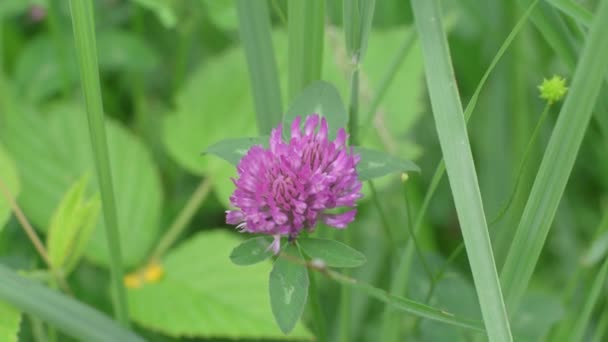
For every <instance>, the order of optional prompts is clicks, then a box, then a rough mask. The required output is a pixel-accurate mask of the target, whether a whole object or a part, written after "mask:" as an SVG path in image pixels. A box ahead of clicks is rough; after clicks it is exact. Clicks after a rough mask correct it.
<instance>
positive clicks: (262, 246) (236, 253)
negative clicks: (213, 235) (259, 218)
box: [230, 236, 273, 266]
mask: <svg viewBox="0 0 608 342" xmlns="http://www.w3.org/2000/svg"><path fill="white" fill-rule="evenodd" d="M271 243H272V238H271V237H268V236H260V237H256V238H253V239H249V240H246V241H244V242H243V243H241V244H240V245H238V246H236V248H235V249H233V250H232V253H231V254H230V260H232V262H233V263H234V264H236V265H240V266H246V265H253V264H257V263H258V262H261V261H264V260H266V259H268V258H269V257H271V256H272V254H273V253H272V250H271V249H270V248H268V246H270V244H271Z"/></svg>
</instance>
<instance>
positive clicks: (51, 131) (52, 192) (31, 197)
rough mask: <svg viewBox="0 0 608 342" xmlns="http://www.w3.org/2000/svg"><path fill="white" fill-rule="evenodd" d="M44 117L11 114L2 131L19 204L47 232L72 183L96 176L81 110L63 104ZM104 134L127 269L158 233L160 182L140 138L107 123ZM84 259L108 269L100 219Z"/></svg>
mask: <svg viewBox="0 0 608 342" xmlns="http://www.w3.org/2000/svg"><path fill="white" fill-rule="evenodd" d="M47 112H48V113H47V116H46V117H42V116H40V115H37V114H35V113H27V112H25V113H21V112H20V113H14V115H9V116H8V117H6V119H7V122H6V126H3V127H0V132H1V133H2V139H3V142H4V144H5V146H6V149H7V150H8V151H10V153H11V155H12V156H13V158H14V159H15V162H16V164H17V168H18V170H19V173H20V177H21V182H22V193H21V196H20V197H19V203H20V204H21V206H22V207H23V210H24V211H25V213H26V215H27V216H28V218H29V219H30V220H31V221H33V222H34V223H35V224H36V227H37V228H39V229H41V230H42V231H45V232H46V231H48V228H49V224H50V220H51V217H52V214H53V211H54V210H55V208H56V207H57V205H58V204H59V202H60V201H61V198H62V196H63V195H64V194H65V192H66V191H67V189H68V188H69V187H70V186H71V185H72V184H73V182H74V181H76V180H78V179H80V178H81V177H82V176H83V175H85V174H91V175H93V174H95V169H94V166H93V160H92V156H91V147H90V143H89V141H88V139H89V137H88V132H87V128H86V127H87V126H86V117H85V115H84V113H83V112H82V110H80V109H79V108H78V107H76V106H74V105H72V104H65V105H58V106H55V107H53V108H50V109H49V110H48V111H47ZM107 131H108V143H109V152H110V162H111V165H112V174H113V176H114V177H113V178H114V191H115V193H116V201H117V207H118V216H119V217H118V220H119V222H120V237H121V241H123V244H124V245H125V248H123V256H124V261H125V265H127V266H135V265H138V264H139V263H140V261H141V260H142V259H143V257H144V256H145V255H146V253H147V251H148V249H149V248H150V247H151V245H152V243H153V242H154V241H155V239H156V237H157V234H158V231H159V214H160V213H159V210H160V208H161V204H162V197H161V195H162V191H161V185H160V179H159V175H158V171H157V169H156V166H155V165H154V164H153V162H152V159H151V156H150V154H149V152H148V151H147V149H146V147H145V146H144V145H143V144H142V143H141V141H140V140H139V139H138V138H136V137H135V136H133V134H132V133H130V132H128V131H127V130H126V129H125V128H124V127H123V126H121V125H119V124H118V123H116V122H114V121H112V120H109V122H107ZM40 165H43V167H40ZM90 184H91V188H90V189H89V191H90V192H89V193H96V192H98V188H97V181H94V179H91V182H90ZM127 246H128V248H127ZM85 256H86V257H87V258H88V259H89V260H91V261H94V262H96V263H99V264H101V265H108V262H109V255H108V250H107V244H106V242H105V234H104V230H103V223H102V220H101V219H100V220H99V223H98V225H97V227H96V229H95V231H94V232H93V236H92V238H91V242H90V244H89V245H88V247H87V248H86V250H85Z"/></svg>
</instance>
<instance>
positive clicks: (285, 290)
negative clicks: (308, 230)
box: [269, 244, 309, 334]
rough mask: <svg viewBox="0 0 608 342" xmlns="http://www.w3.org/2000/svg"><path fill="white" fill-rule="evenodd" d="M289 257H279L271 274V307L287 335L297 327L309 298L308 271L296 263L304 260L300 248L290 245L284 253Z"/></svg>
mask: <svg viewBox="0 0 608 342" xmlns="http://www.w3.org/2000/svg"><path fill="white" fill-rule="evenodd" d="M282 254H285V255H286V256H288V257H289V259H288V258H287V257H279V258H278V259H277V260H276V261H275V262H274V267H273V268H272V272H270V283H269V290H270V305H271V306H272V313H273V314H274V318H275V319H276V321H277V324H278V325H279V327H280V328H281V331H283V332H284V333H285V334H288V333H289V332H290V331H291V330H293V328H294V327H295V326H296V324H297V323H298V321H299V320H300V317H301V316H302V313H303V312H304V307H305V306H306V300H307V298H308V285H309V280H308V270H307V269H306V266H304V265H303V264H300V263H297V262H294V260H291V258H294V259H295V260H303V259H302V255H301V254H300V251H299V250H298V247H297V246H295V245H293V244H288V245H287V246H286V247H285V248H284V249H283V251H282Z"/></svg>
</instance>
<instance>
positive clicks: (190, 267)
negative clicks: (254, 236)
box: [128, 230, 312, 340]
mask: <svg viewBox="0 0 608 342" xmlns="http://www.w3.org/2000/svg"><path fill="white" fill-rule="evenodd" d="M241 241H242V240H241V239H239V238H238V236H237V235H235V234H231V233H229V232H226V231H225V230H215V231H206V232H203V233H199V234H197V235H195V236H193V237H192V238H190V239H188V240H186V241H185V242H184V243H183V244H181V245H180V246H178V247H177V248H175V249H174V250H173V251H171V252H170V253H169V254H168V255H167V257H166V258H164V259H163V260H162V262H161V265H162V267H163V268H164V276H163V278H162V279H161V280H160V281H159V282H157V283H148V284H145V285H143V286H142V287H140V288H137V289H129V292H128V300H129V312H130V313H131V317H132V319H133V320H134V321H135V322H136V323H138V324H139V325H141V326H143V327H146V328H147V329H150V330H153V331H158V332H162V333H163V334H166V335H169V336H172V337H205V338H228V339H239V338H246V339H296V340H302V339H310V338H311V337H312V336H311V334H310V333H309V332H308V331H307V330H306V329H305V328H304V327H303V326H302V325H298V326H296V328H295V329H294V330H293V332H292V333H291V334H290V335H289V336H285V335H283V333H282V332H281V330H279V328H278V327H277V325H276V323H275V322H274V319H273V316H272V312H271V309H270V305H269V304H268V303H269V297H268V273H270V266H271V265H270V263H268V262H262V263H258V264H256V265H251V266H248V267H240V266H236V265H234V264H233V263H232V262H230V260H229V257H228V256H229V253H230V249H231V248H232V247H233V246H235V245H237V244H238V243H240V242H241Z"/></svg>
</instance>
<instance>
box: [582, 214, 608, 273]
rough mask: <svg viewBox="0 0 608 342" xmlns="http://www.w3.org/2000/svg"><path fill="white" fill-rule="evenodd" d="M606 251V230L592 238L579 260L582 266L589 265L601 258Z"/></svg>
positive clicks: (607, 241)
mask: <svg viewBox="0 0 608 342" xmlns="http://www.w3.org/2000/svg"><path fill="white" fill-rule="evenodd" d="M606 222H608V220H607V221H606ZM606 252H608V231H607V232H604V233H603V234H601V235H600V236H599V237H598V238H597V239H595V240H593V242H592V243H591V246H590V247H589V249H587V250H586V251H585V253H584V254H583V256H582V258H581V262H582V263H583V265H584V266H586V267H591V266H593V265H595V264H596V263H598V262H599V261H600V260H602V259H603V258H604V257H605V256H606Z"/></svg>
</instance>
